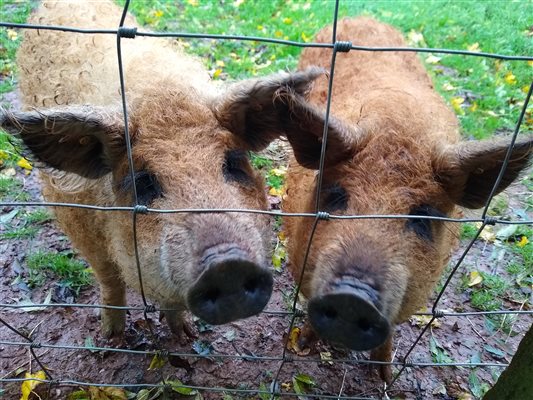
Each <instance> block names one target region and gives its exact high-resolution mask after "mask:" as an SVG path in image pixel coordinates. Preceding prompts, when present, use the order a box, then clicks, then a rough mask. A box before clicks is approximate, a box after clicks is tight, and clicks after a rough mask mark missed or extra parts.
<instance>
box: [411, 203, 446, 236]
mask: <svg viewBox="0 0 533 400" xmlns="http://www.w3.org/2000/svg"><path fill="white" fill-rule="evenodd" d="M409 215H420V216H428V217H445V215H444V214H443V213H441V212H440V211H439V210H437V209H435V208H433V207H430V206H428V205H421V206H418V207H413V208H412V209H411V211H410V212H409ZM434 222H435V221H434V220H431V219H425V218H409V219H408V220H407V222H406V227H407V229H410V230H412V231H414V232H415V233H416V234H417V235H418V236H420V237H421V238H422V239H425V240H429V241H432V240H433V232H432V231H431V226H432V224H433V223H434Z"/></svg>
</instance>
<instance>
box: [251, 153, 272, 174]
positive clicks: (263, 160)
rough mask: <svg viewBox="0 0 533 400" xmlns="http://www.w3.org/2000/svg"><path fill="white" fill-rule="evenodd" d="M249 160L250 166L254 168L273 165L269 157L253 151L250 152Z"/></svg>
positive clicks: (269, 167)
mask: <svg viewBox="0 0 533 400" xmlns="http://www.w3.org/2000/svg"><path fill="white" fill-rule="evenodd" d="M250 160H251V162H252V166H253V167H254V168H255V169H259V170H264V169H272V168H273V166H274V163H273V162H272V160H271V159H269V158H267V157H264V156H260V155H258V154H255V153H251V154H250Z"/></svg>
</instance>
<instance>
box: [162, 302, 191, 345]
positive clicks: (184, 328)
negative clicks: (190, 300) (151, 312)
mask: <svg viewBox="0 0 533 400" xmlns="http://www.w3.org/2000/svg"><path fill="white" fill-rule="evenodd" d="M161 308H163V309H172V311H162V312H161V317H164V318H165V319H166V320H167V324H168V327H169V328H170V331H171V332H172V333H173V334H174V335H176V336H177V337H178V338H179V339H180V341H181V342H186V341H187V338H195V337H196V333H195V329H194V324H193V323H192V321H190V320H189V319H188V318H187V317H186V312H185V308H184V307H183V306H182V305H181V304H168V303H167V304H165V303H164V304H162V306H161Z"/></svg>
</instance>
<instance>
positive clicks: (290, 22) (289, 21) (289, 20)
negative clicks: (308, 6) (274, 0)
mask: <svg viewBox="0 0 533 400" xmlns="http://www.w3.org/2000/svg"><path fill="white" fill-rule="evenodd" d="M283 23H284V24H285V25H290V24H292V18H283Z"/></svg>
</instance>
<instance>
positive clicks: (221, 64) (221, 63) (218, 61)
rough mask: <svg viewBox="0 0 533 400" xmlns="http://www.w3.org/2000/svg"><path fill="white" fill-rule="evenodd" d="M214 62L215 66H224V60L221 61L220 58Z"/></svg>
mask: <svg viewBox="0 0 533 400" xmlns="http://www.w3.org/2000/svg"><path fill="white" fill-rule="evenodd" d="M215 64H216V65H217V67H225V66H226V64H224V61H222V60H217V61H216V63H215Z"/></svg>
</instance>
